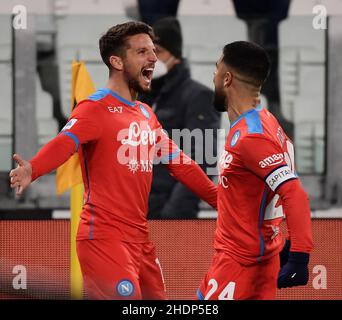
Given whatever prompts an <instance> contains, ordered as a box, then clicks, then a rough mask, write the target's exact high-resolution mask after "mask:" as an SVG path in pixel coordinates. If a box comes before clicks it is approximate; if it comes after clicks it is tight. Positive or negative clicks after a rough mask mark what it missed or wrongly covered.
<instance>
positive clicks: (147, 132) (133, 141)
mask: <svg viewBox="0 0 342 320" xmlns="http://www.w3.org/2000/svg"><path fill="white" fill-rule="evenodd" d="M121 143H122V144H128V145H130V146H133V147H137V146H139V145H145V146H146V145H148V144H150V145H155V144H156V132H155V131H152V130H151V128H150V126H149V125H148V124H146V129H141V128H140V125H139V124H138V123H137V122H132V123H131V124H130V126H129V129H128V138H127V139H122V140H121Z"/></svg>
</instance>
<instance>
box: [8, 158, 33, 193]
mask: <svg viewBox="0 0 342 320" xmlns="http://www.w3.org/2000/svg"><path fill="white" fill-rule="evenodd" d="M13 159H14V160H15V162H16V163H17V168H15V169H13V170H11V172H10V174H9V176H10V179H11V188H12V189H14V188H15V194H16V196H20V195H21V194H22V193H23V191H24V190H25V189H26V188H27V187H28V185H29V184H30V183H31V181H32V177H31V175H32V166H31V164H30V162H28V161H26V160H24V159H23V158H22V157H21V156H20V155H18V154H14V155H13Z"/></svg>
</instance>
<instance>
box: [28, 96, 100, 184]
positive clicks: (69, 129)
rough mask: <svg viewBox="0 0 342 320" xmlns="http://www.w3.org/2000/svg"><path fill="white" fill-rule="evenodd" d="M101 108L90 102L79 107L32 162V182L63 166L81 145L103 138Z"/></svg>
mask: <svg viewBox="0 0 342 320" xmlns="http://www.w3.org/2000/svg"><path fill="white" fill-rule="evenodd" d="M99 108H100V107H99V105H98V104H96V103H94V102H92V101H90V100H85V101H81V102H80V103H79V104H78V105H77V107H76V108H75V109H74V110H73V112H72V114H71V116H70V118H69V121H68V123H67V124H66V125H65V126H64V128H63V129H62V130H61V132H60V133H59V134H58V135H57V136H56V137H55V138H54V139H52V140H51V141H50V142H49V143H47V144H46V145H45V146H43V147H42V148H41V150H40V151H39V152H38V153H37V154H36V155H35V156H34V157H33V158H32V159H31V160H30V163H31V166H32V181H34V180H35V179H37V178H38V177H40V176H42V175H44V174H47V173H49V172H51V171H52V170H55V169H56V168H58V167H59V166H60V165H62V164H63V163H64V162H65V161H67V160H68V159H69V158H70V157H71V156H72V154H74V153H75V152H76V151H77V150H78V147H79V145H80V144H84V143H87V142H88V141H92V140H96V139H98V138H99V137H100V136H101V133H102V128H101V118H100V116H99V111H100V110H99Z"/></svg>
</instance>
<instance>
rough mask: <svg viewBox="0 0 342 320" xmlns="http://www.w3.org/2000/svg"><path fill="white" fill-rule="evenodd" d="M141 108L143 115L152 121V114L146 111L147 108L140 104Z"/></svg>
mask: <svg viewBox="0 0 342 320" xmlns="http://www.w3.org/2000/svg"><path fill="white" fill-rule="evenodd" d="M139 108H140V110H141V112H142V114H143V115H144V116H145V117H146V118H147V119H150V114H149V112H148V111H147V110H146V108H145V107H144V106H143V105H142V104H139Z"/></svg>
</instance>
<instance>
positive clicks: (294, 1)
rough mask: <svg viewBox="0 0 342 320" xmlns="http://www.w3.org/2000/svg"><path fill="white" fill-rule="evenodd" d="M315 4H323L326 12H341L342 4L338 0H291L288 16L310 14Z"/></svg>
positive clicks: (337, 13) (335, 13) (338, 13)
mask: <svg viewBox="0 0 342 320" xmlns="http://www.w3.org/2000/svg"><path fill="white" fill-rule="evenodd" d="M316 5H324V6H325V7H326V9H327V13H328V14H334V15H340V14H342V5H341V1H340V0H320V1H317V0H305V1H303V0H291V3H290V9H289V16H294V15H312V14H313V12H312V10H313V8H314V7H315V6H316Z"/></svg>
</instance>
